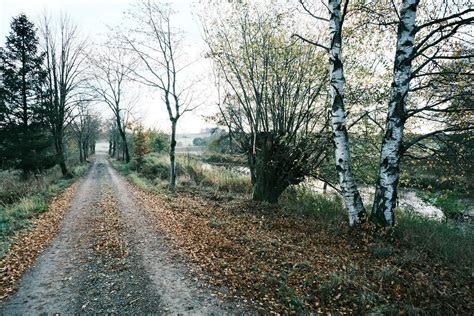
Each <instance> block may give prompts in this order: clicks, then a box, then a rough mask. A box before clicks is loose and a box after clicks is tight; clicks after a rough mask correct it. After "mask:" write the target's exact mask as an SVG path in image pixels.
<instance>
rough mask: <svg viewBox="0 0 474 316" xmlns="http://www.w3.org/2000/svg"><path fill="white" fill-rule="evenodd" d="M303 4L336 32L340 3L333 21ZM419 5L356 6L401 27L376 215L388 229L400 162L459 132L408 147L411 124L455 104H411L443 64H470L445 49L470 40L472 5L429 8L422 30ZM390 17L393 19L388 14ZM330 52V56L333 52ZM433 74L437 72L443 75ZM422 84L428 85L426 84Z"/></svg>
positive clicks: (436, 99) (413, 0)
mask: <svg viewBox="0 0 474 316" xmlns="http://www.w3.org/2000/svg"><path fill="white" fill-rule="evenodd" d="M300 3H301V4H302V5H303V7H304V8H305V10H306V11H307V12H309V13H310V14H311V15H312V16H313V17H315V18H317V19H321V20H325V21H327V22H329V29H330V31H331V29H332V28H333V27H332V20H333V15H334V13H335V12H336V13H337V12H338V10H337V4H339V5H340V3H341V2H340V1H336V6H334V5H332V1H331V0H329V1H328V6H327V8H328V9H329V14H330V16H331V18H330V19H325V18H323V17H319V16H316V15H314V14H312V13H311V11H310V10H309V9H308V7H307V6H306V5H305V4H306V3H305V2H304V1H300ZM419 4H420V2H419V1H418V0H402V1H401V2H400V5H399V9H398V8H397V7H396V6H395V3H393V2H392V3H391V4H390V5H389V6H388V7H387V5H385V6H383V5H382V8H383V10H384V11H379V10H380V5H381V4H379V3H376V2H374V4H373V5H371V3H369V4H362V5H360V4H359V3H357V4H356V6H355V7H356V8H357V10H359V11H366V12H369V15H368V16H369V17H371V18H372V19H369V20H372V21H375V22H374V23H375V24H378V25H379V26H382V27H393V26H396V27H397V38H396V47H395V48H396V51H395V57H394V66H393V75H392V84H391V91H390V98H389V101H388V106H387V114H386V123H385V127H384V137H383V140H382V144H381V150H380V161H379V172H378V177H377V183H376V190H375V198H374V203H373V207H372V213H371V218H372V220H373V221H375V222H376V223H378V224H380V225H383V226H390V225H393V224H394V223H395V219H394V208H395V206H396V200H397V189H398V182H399V178H400V161H401V158H402V156H403V154H404V153H406V152H407V150H408V149H409V148H410V147H411V146H413V145H414V144H416V143H417V142H419V141H421V140H423V139H426V138H428V137H431V136H433V135H438V134H440V133H446V132H451V131H453V129H451V128H445V129H438V130H435V131H433V132H430V133H426V134H424V135H421V136H420V137H417V138H415V139H413V140H410V141H408V142H407V141H406V140H405V139H404V129H405V126H406V122H407V120H408V119H410V118H412V119H413V118H415V119H418V120H419V119H420V115H419V114H420V113H423V112H431V111H440V106H442V105H446V104H449V101H451V100H452V99H453V95H452V94H450V95H448V96H440V95H437V96H430V97H428V98H427V97H426V95H425V96H423V95H421V96H420V95H417V96H416V95H415V96H412V98H415V97H417V99H415V100H416V101H413V102H410V100H409V94H410V93H412V94H413V93H416V92H420V91H424V90H425V89H427V88H428V87H430V86H431V85H432V84H433V81H432V80H431V79H430V78H432V76H433V75H436V74H439V73H440V72H439V71H440V70H443V65H442V64H443V63H442V61H443V60H451V59H463V58H469V54H468V55H467V56H466V55H464V56H463V55H462V54H461V55H459V54H457V55H456V54H453V51H452V50H450V49H442V47H446V46H447V47H453V46H455V45H454V44H453V41H454V42H463V41H464V40H465V39H466V38H469V35H466V34H465V33H463V32H462V30H463V29H464V28H465V27H466V26H468V25H469V24H471V23H472V21H473V17H472V16H471V15H472V12H473V9H472V8H471V7H470V6H469V5H468V4H467V2H466V3H464V2H462V3H458V2H452V1H445V2H442V3H440V5H441V6H442V8H443V10H439V8H438V7H436V5H435V4H425V5H424V9H425V12H424V15H423V21H422V22H421V23H420V24H417V21H416V18H417V9H418V8H419ZM347 8H348V1H346V2H345V5H344V9H343V12H342V17H344V16H345V14H347V13H345V12H347V11H346V10H347ZM335 9H336V10H335ZM428 11H429V12H428ZM387 12H388V13H391V14H386V13H387ZM387 16H389V17H390V16H394V17H395V19H394V20H388V19H387ZM303 39H304V40H306V41H307V42H309V43H312V44H314V45H317V46H319V47H323V48H325V47H324V46H323V45H321V44H319V43H315V42H313V41H311V40H307V39H306V38H303ZM332 45H333V41H331V47H332ZM326 49H327V50H328V51H330V48H326ZM413 64H415V68H414V69H412V67H413ZM433 69H437V71H436V70H435V71H434V70H433ZM442 72H444V71H442ZM420 78H423V79H421V80H420ZM427 78H428V79H427ZM413 80H415V83H416V86H415V87H410V83H411V82H412V81H413ZM426 81H428V82H426ZM422 102H426V104H424V105H421V106H420V105H419V104H420V103H422ZM446 110H447V109H446V108H444V109H442V111H446ZM448 111H449V110H448ZM336 146H337V144H336ZM336 151H337V150H336ZM344 152H348V150H346V149H344ZM342 185H343V183H341V187H342ZM346 206H347V204H346ZM347 208H348V209H349V211H350V206H347Z"/></svg>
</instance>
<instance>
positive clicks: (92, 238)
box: [0, 147, 239, 315]
mask: <svg viewBox="0 0 474 316" xmlns="http://www.w3.org/2000/svg"><path fill="white" fill-rule="evenodd" d="M100 149H102V147H99V150H100ZM142 207H143V206H142ZM148 222H149V221H148V220H147V217H146V215H145V212H143V211H142V210H141V209H140V207H138V203H136V201H135V199H134V197H133V194H132V193H131V192H130V191H129V189H128V187H127V186H126V184H125V180H123V179H122V178H121V177H120V176H119V175H117V173H116V171H115V170H114V169H113V168H111V166H110V163H109V162H108V161H107V159H106V153H105V152H104V151H98V153H97V159H96V161H95V162H94V164H93V166H92V167H91V169H90V171H89V172H88V174H87V176H86V177H85V178H84V179H83V180H82V181H81V184H80V186H79V188H78V190H77V192H76V194H75V197H74V199H73V201H72V203H71V207H70V210H69V211H68V212H67V213H66V215H65V218H64V219H63V223H62V226H61V229H60V232H59V233H58V235H57V236H56V237H55V239H54V240H53V242H52V243H51V244H50V246H49V247H48V248H47V249H46V250H45V251H44V252H43V253H42V254H41V255H40V256H39V258H38V260H37V262H36V264H35V265H34V266H33V267H31V268H30V269H29V270H28V271H27V272H26V273H25V274H24V275H23V276H22V278H21V280H20V281H19V283H18V291H17V292H15V293H14V294H13V295H11V296H10V297H9V298H7V299H6V300H5V301H3V302H2V303H0V314H3V315H17V314H23V315H24V314H42V313H45V314H46V313H47V314H52V313H63V314H64V313H67V314H69V313H87V314H89V313H118V314H145V313H146V314H149V313H157V314H181V315H182V314H207V315H209V314H218V315H221V314H229V313H239V311H237V310H235V309H234V308H233V307H232V305H230V304H229V303H226V304H225V306H224V305H222V304H221V302H219V301H218V300H217V299H216V298H215V297H214V296H212V295H211V293H210V290H209V289H208V288H207V287H206V286H203V285H202V284H199V283H198V282H197V281H196V279H194V278H193V276H192V274H191V272H190V271H189V269H188V268H187V266H186V265H185V264H184V263H183V262H182V261H181V260H180V258H179V256H177V255H176V254H174V253H173V252H172V251H171V248H170V247H168V246H167V241H166V239H165V238H164V237H163V236H162V235H161V234H160V233H159V232H157V231H156V230H154V229H153V227H152V225H150V224H149V223H148Z"/></svg>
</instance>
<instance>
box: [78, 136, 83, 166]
mask: <svg viewBox="0 0 474 316" xmlns="http://www.w3.org/2000/svg"><path fill="white" fill-rule="evenodd" d="M77 145H78V147H79V162H80V163H83V162H84V155H83V151H82V141H81V140H80V139H79V140H78V141H77Z"/></svg>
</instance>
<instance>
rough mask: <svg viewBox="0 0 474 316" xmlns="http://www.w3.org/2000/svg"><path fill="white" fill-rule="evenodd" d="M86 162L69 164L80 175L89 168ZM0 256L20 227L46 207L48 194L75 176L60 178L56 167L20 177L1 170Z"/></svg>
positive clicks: (58, 190) (66, 184) (61, 188)
mask: <svg viewBox="0 0 474 316" xmlns="http://www.w3.org/2000/svg"><path fill="white" fill-rule="evenodd" d="M88 167H89V166H88V165H87V164H83V165H76V166H74V167H72V172H73V174H74V175H76V176H80V175H82V174H84V173H85V171H86V170H87V169H88ZM0 177H1V179H2V181H0V197H1V200H0V202H1V203H0V257H2V256H3V255H4V253H5V251H6V250H7V249H8V246H9V239H10V237H11V236H12V235H14V234H15V232H16V231H17V230H19V229H22V228H25V227H29V226H30V225H31V219H32V218H33V217H34V216H35V215H36V214H39V213H42V212H45V211H46V210H48V207H49V202H50V200H51V198H52V197H53V196H55V195H57V194H58V193H60V192H61V191H62V190H64V189H65V188H66V187H68V186H69V185H70V184H71V183H72V182H73V181H74V180H75V179H64V178H62V175H61V172H60V170H59V168H53V169H51V170H49V171H48V172H46V173H43V174H40V175H37V176H36V177H30V178H28V179H23V177H22V175H21V173H20V172H17V171H2V172H1V173H0Z"/></svg>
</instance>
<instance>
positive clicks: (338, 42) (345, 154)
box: [328, 0, 366, 226]
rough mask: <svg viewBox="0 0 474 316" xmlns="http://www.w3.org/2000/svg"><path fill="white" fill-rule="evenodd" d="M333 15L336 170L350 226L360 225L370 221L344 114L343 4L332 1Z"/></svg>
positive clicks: (329, 3) (330, 3)
mask: <svg viewBox="0 0 474 316" xmlns="http://www.w3.org/2000/svg"><path fill="white" fill-rule="evenodd" d="M328 5H329V10H330V12H331V17H330V22H329V32H330V43H331V45H330V51H329V54H330V56H329V62H330V81H331V102H332V130H333V140H334V145H335V148H336V150H335V155H336V170H337V173H338V175H339V184H340V186H341V191H342V196H343V199H344V203H345V205H346V208H347V210H348V213H349V225H350V226H353V225H355V224H358V223H360V222H361V221H363V220H364V219H365V217H366V211H365V207H364V204H363V203H362V198H361V196H360V193H359V190H358V189H357V184H356V182H355V179H354V175H353V173H352V164H351V156H350V151H349V135H348V133H347V127H346V112H345V110H344V85H345V79H344V71H343V64H342V61H341V57H342V16H341V0H329V1H328Z"/></svg>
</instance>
